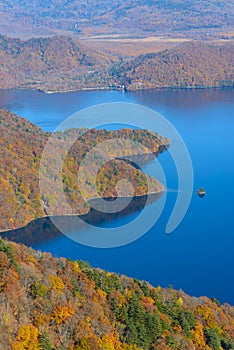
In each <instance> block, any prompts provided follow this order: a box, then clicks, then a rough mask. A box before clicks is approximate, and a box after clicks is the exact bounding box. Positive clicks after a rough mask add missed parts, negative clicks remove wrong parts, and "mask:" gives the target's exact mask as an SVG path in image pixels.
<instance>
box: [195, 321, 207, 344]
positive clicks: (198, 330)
mask: <svg viewBox="0 0 234 350" xmlns="http://www.w3.org/2000/svg"><path fill="white" fill-rule="evenodd" d="M192 335H193V343H194V344H195V345H196V346H197V347H198V348H199V349H203V348H205V346H206V342H205V338H204V332H203V326H202V324H201V323H198V324H197V325H196V326H195V328H194V329H193V330H192Z"/></svg>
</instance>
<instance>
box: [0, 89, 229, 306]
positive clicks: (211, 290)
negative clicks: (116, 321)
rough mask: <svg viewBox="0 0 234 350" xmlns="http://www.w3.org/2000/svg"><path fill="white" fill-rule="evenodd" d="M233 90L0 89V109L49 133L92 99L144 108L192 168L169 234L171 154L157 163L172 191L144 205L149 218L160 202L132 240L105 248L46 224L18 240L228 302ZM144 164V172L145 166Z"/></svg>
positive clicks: (173, 180)
mask: <svg viewBox="0 0 234 350" xmlns="http://www.w3.org/2000/svg"><path fill="white" fill-rule="evenodd" d="M233 92H234V91H233V90H232V89H221V90H218V89H217V90H175V91H172V90H165V91H146V92H138V93H128V92H125V93H122V92H117V91H113V92H112V91H107V92H103V91H102V92H97V91H96V92H71V93H64V94H44V93H41V92H37V91H18V90H8V91H0V106H1V107H4V108H6V109H9V110H10V111H13V112H15V113H16V114H19V115H21V116H24V117H26V118H28V119H29V120H30V121H32V122H34V123H35V124H37V125H39V126H41V127H42V129H44V130H47V131H53V130H54V129H55V128H56V127H57V126H58V125H59V124H60V123H61V122H62V121H63V120H64V119H65V118H67V117H68V116H70V115H71V114H73V113H75V112H77V111H78V110H80V109H82V108H85V107H88V106H91V105H94V104H98V103H106V102H131V103H137V104H141V105H144V106H147V107H149V108H152V109H154V110H155V111H158V112H159V113H161V114H163V115H164V116H165V117H166V118H167V119H168V120H169V121H170V122H171V123H172V124H173V125H174V127H176V129H177V130H178V132H179V133H180V135H181V136H182V138H183V139H184V141H185V143H186V146H187V148H188V150H189V153H190V156H191V159H192V163H193V168H194V194H193V196H192V200H191V203H190V206H189V210H188V211H187V214H186V215H185V217H184V219H183V221H182V222H181V224H180V225H179V226H178V227H177V229H176V230H175V231H174V232H173V233H172V234H166V233H165V227H166V224H167V221H168V218H169V216H170V213H171V210H172V208H173V205H174V203H175V200H176V196H177V193H176V188H177V175H176V174H177V173H176V169H175V166H174V165H173V162H172V159H171V157H170V155H169V153H168V152H164V153H163V154H162V155H160V156H159V161H160V164H161V166H162V167H163V169H164V172H165V176H166V180H167V186H168V188H170V189H175V191H174V192H173V191H169V192H167V193H165V194H163V196H162V197H161V198H159V199H158V200H157V201H155V202H153V203H151V204H149V205H148V206H147V213H146V219H147V216H148V218H150V216H151V215H153V213H154V211H155V210H156V207H157V205H158V203H160V201H162V200H165V201H166V203H165V207H164V210H163V212H162V215H161V216H160V218H159V220H158V222H157V223H156V224H155V225H154V226H153V227H152V228H151V229H150V230H149V231H148V232H147V233H146V234H145V235H143V236H142V237H141V238H139V239H138V240H136V241H134V242H133V243H131V244H128V245H125V246H122V247H118V248H111V249H98V248H91V247H87V246H84V245H81V244H78V243H76V242H74V241H72V240H70V239H68V238H67V237H66V236H64V235H62V234H59V232H55V231H56V230H55V229H54V228H53V227H52V225H50V224H48V222H47V224H45V223H42V224H41V222H40V223H39V224H38V227H37V225H36V224H34V226H33V227H32V226H31V228H30V229H28V231H27V230H26V229H25V230H26V231H25V232H23V231H20V235H18V236H17V237H16V240H20V237H22V241H24V242H25V243H28V244H29V245H31V246H32V247H33V248H35V249H40V250H42V251H49V252H51V253H52V254H53V255H55V256H63V257H69V258H72V259H82V260H87V261H89V262H90V264H91V265H92V266H95V267H101V268H104V269H106V270H109V271H114V272H118V273H120V274H126V275H129V276H131V277H136V278H139V279H144V280H146V281H149V282H150V283H152V284H153V285H155V286H157V285H161V286H163V287H166V286H168V285H172V286H173V287H174V288H176V289H182V290H184V291H185V292H186V293H188V294H190V295H193V296H201V295H206V296H209V297H216V298H217V299H219V300H220V301H221V302H229V303H231V304H232V305H234V229H233V198H234V186H233V179H234V153H233V140H234V99H233V97H234V93H233ZM145 169H146V172H147V173H149V174H150V173H151V164H150V163H149V164H148V165H147V166H146V167H145ZM201 186H202V187H204V188H205V189H206V192H207V194H206V196H205V197H204V198H199V197H198V196H197V195H196V194H195V190H196V189H197V188H199V187H201ZM141 210H142V208H141V206H139V207H137V206H136V207H135V212H134V210H129V212H128V213H126V212H125V213H124V215H122V216H118V215H117V216H113V217H112V218H111V219H110V218H109V219H108V220H107V219H106V218H105V217H103V218H101V219H100V222H99V223H98V225H99V226H101V227H110V228H111V227H116V226H119V225H125V224H126V222H129V221H131V220H133V219H134V218H135V217H136V216H137V215H139V213H140V212H141ZM77 230H78V231H79V228H77ZM32 231H33V233H32ZM43 231H44V237H43ZM80 231H82V228H81V229H80ZM30 232H31V233H30ZM78 233H79V232H78ZM85 233H86V232H85V231H82V234H85Z"/></svg>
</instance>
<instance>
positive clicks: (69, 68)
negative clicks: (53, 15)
mask: <svg viewBox="0 0 234 350" xmlns="http://www.w3.org/2000/svg"><path fill="white" fill-rule="evenodd" d="M0 60H1V69H0V76H1V79H0V88H12V87H21V88H32V89H35V88H37V89H40V88H42V89H46V90H48V89H51V90H61V91H64V90H70V89H73V88H74V87H75V86H79V88H82V87H86V86H87V85H88V83H87V79H88V77H89V76H90V75H92V74H93V72H95V71H97V70H98V72H99V74H102V72H103V70H104V69H106V68H107V67H108V66H110V64H112V63H113V58H112V57H108V56H107V55H106V54H105V53H101V52H99V51H97V50H93V49H91V48H88V47H87V46H86V45H85V44H84V43H83V42H82V43H81V42H80V41H77V40H76V39H72V38H68V37H62V36H54V37H52V38H37V39H30V40H27V41H23V40H20V39H15V38H8V37H5V36H1V35H0Z"/></svg>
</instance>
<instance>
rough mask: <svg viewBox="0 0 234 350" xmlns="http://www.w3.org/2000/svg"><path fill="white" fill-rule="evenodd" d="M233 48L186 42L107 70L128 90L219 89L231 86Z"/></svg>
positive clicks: (233, 80)
mask: <svg viewBox="0 0 234 350" xmlns="http://www.w3.org/2000/svg"><path fill="white" fill-rule="evenodd" d="M233 62H234V45H233V44H226V45H221V46H218V45H212V44H207V43H202V42H196V41H194V42H187V43H183V44H180V45H178V46H177V47H175V48H172V49H170V50H165V51H162V52H159V53H153V54H146V55H141V56H139V57H137V58H135V59H133V60H131V61H130V62H128V63H123V64H122V65H121V66H120V67H119V68H116V69H115V70H113V69H111V70H110V75H112V76H113V81H115V82H116V81H117V82H118V84H125V85H126V88H127V89H128V90H138V89H147V88H162V87H169V88H170V87H174V88H176V87H179V88H181V87H182V88H187V87H223V86H231V87H232V86H233V84H234V66H233Z"/></svg>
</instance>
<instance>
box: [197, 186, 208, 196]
mask: <svg viewBox="0 0 234 350" xmlns="http://www.w3.org/2000/svg"><path fill="white" fill-rule="evenodd" d="M196 193H197V194H198V196H199V197H204V196H205V194H206V191H205V190H204V188H203V187H200V188H199V189H198V190H197V191H196Z"/></svg>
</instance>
